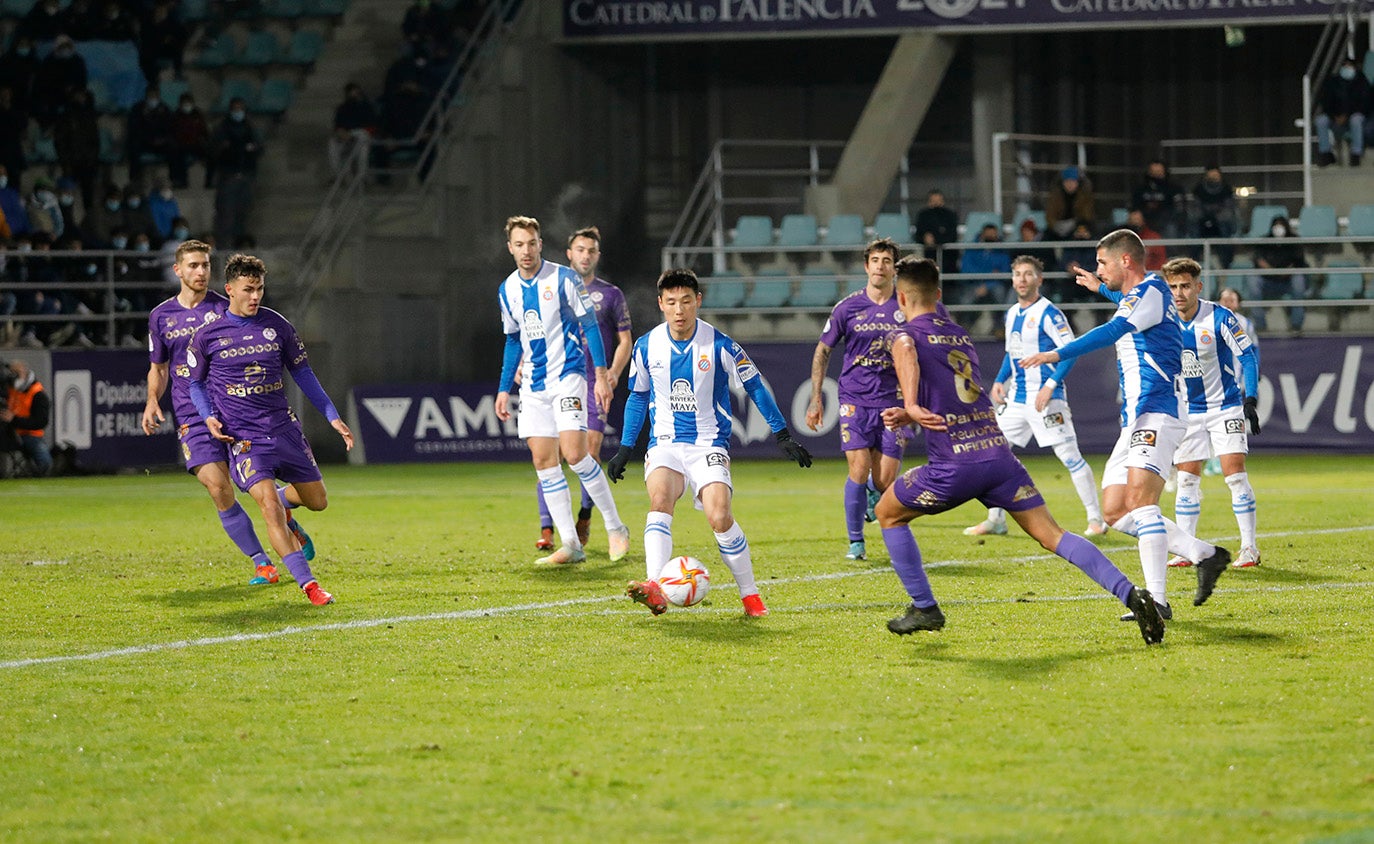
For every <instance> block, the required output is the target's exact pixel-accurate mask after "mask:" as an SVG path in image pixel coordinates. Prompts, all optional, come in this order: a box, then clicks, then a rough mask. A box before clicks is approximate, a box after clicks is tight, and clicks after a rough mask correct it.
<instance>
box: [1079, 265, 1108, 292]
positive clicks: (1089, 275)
mask: <svg viewBox="0 0 1374 844" xmlns="http://www.w3.org/2000/svg"><path fill="white" fill-rule="evenodd" d="M1073 280H1074V283H1076V284H1077V285H1078V286H1079V287H1082V288H1083V289H1084V290H1090V291H1092V292H1093V293H1096V292H1097V291H1098V288H1099V286H1100V285H1102V284H1103V281H1102V279H1100V278H1098V277H1097V273H1095V272H1093V271H1092V270H1088V269H1084V268H1083V267H1078V266H1075V267H1074V268H1073Z"/></svg>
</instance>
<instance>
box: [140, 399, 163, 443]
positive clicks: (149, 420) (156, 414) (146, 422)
mask: <svg viewBox="0 0 1374 844" xmlns="http://www.w3.org/2000/svg"><path fill="white" fill-rule="evenodd" d="M162 423H163V417H162V408H160V407H158V406H157V405H155V404H149V405H146V406H144V408H143V433H144V434H145V435H148V436H152V434H153V433H154V432H155V431H157V426H159V425H161V424H162Z"/></svg>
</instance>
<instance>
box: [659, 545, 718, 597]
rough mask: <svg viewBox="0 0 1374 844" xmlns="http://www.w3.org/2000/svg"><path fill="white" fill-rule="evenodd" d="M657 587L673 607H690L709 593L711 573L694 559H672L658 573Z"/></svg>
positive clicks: (699, 561) (683, 557) (684, 557)
mask: <svg viewBox="0 0 1374 844" xmlns="http://www.w3.org/2000/svg"><path fill="white" fill-rule="evenodd" d="M658 585H659V586H661V587H662V588H663V597H665V598H667V599H668V603H670V604H672V605H673V606H675V607H690V606H692V605H693V604H697V603H700V602H701V599H702V598H705V597H706V593H707V592H710V591H711V573H710V572H708V571H707V570H706V566H704V565H702V562H701V560H698V559H697V558H696V557H688V556H682V557H674V558H672V559H671V560H669V561H668V562H667V563H665V564H664V565H663V571H661V572H659V575H658Z"/></svg>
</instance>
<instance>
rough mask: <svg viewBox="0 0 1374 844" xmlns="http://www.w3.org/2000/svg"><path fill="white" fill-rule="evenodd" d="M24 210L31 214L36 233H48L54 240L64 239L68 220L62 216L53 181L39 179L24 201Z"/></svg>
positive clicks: (44, 177) (45, 178) (30, 219)
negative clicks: (63, 235)
mask: <svg viewBox="0 0 1374 844" xmlns="http://www.w3.org/2000/svg"><path fill="white" fill-rule="evenodd" d="M24 210H25V211H27V212H28V214H29V225H30V226H31V227H32V228H33V229H34V230H35V231H41V232H45V233H47V235H48V236H49V237H51V238H52V239H53V240H57V239H58V238H60V237H62V234H63V232H64V231H65V229H66V218H64V217H63V216H62V206H61V204H60V203H58V201H57V192H56V191H55V190H54V188H53V183H52V180H51V179H48V178H47V177H46V176H43V177H39V178H38V179H36V180H35V181H34V183H33V192H32V193H31V194H29V197H28V199H26V200H24Z"/></svg>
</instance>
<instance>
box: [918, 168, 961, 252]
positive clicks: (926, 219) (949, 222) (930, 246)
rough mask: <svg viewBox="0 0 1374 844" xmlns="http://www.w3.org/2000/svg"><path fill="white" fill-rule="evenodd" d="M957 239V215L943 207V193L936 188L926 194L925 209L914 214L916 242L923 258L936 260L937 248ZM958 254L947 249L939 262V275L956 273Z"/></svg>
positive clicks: (950, 209) (952, 210)
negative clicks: (919, 246)
mask: <svg viewBox="0 0 1374 844" xmlns="http://www.w3.org/2000/svg"><path fill="white" fill-rule="evenodd" d="M958 239H959V215H958V214H956V213H954V209H952V208H949V207H948V206H946V205H945V193H944V191H942V190H940V189H939V188H936V189H934V190H932V191H931V192H930V193H928V194H926V207H924V208H922V209H921V210H920V211H918V212H916V242H917V243H920V244H921V250H922V252H923V254H924V255H925V257H927V258H929V259H930V260H932V261H934V260H936V257H935V255H936V252H937V251H938V247H941V246H944V245H945V244H946V243H953V242H954V241H956V240H958ZM958 266H959V253H958V251H956V250H953V249H947V250H945V253H944V260H943V261H941V262H940V272H941V273H953V272H958Z"/></svg>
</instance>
